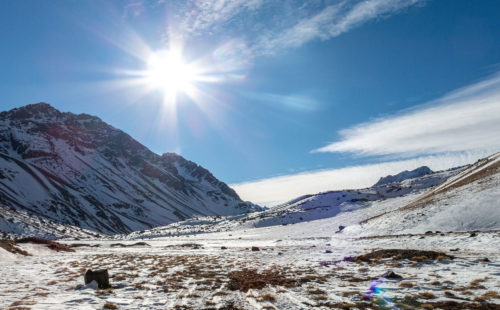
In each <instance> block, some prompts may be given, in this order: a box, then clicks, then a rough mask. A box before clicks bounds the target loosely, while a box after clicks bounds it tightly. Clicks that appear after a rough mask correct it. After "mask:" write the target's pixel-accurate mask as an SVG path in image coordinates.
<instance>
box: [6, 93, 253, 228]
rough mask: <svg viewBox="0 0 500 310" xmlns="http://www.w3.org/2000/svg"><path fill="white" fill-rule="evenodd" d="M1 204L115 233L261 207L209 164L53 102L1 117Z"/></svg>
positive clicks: (36, 214) (12, 111) (25, 108)
mask: <svg viewBox="0 0 500 310" xmlns="http://www.w3.org/2000/svg"><path fill="white" fill-rule="evenodd" d="M0 203H1V204H3V205H5V206H9V207H11V208H15V209H17V210H25V211H27V212H28V213H29V214H30V215H34V216H38V217H41V218H46V219H50V220H53V221H56V222H60V223H64V224H70V225H74V226H78V227H82V228H85V229H91V230H95V231H98V232H102V233H108V234H113V233H127V232H131V231H135V230H142V229H148V228H152V227H156V226H160V225H166V224H169V223H172V222H176V221H179V220H185V219H188V218H190V217H193V216H203V215H205V216H208V215H231V214H241V213H247V212H251V211H255V210H260V207H258V206H256V205H254V204H252V203H249V202H243V201H242V200H241V199H240V198H239V197H238V195H237V194H236V192H235V191H234V190H233V189H231V188H230V187H228V186H227V185H226V184H225V183H223V182H221V181H219V180H218V179H216V178H215V177H214V176H213V175H212V174H211V173H210V172H209V171H208V170H206V169H204V168H203V167H201V166H198V165H197V164H195V163H193V162H191V161H188V160H186V159H184V158H183V157H181V156H179V155H177V154H174V153H165V154H163V155H161V156H160V155H157V154H155V153H153V152H151V151H150V150H149V149H147V148H146V147H145V146H143V145H141V144H140V143H139V142H137V141H136V140H134V139H133V138H131V137H130V136H129V135H127V134H126V133H124V132H123V131H121V130H118V129H116V128H114V127H112V126H110V125H108V124H106V123H105V122H103V121H102V120H100V119H99V118H97V117H95V116H90V115H86V114H79V115H75V114H72V113H62V112H60V111H58V110H56V109H55V108H53V107H52V106H50V105H48V104H46V103H38V104H32V105H28V106H25V107H21V108H18V109H13V110H10V111H6V112H2V113H0Z"/></svg>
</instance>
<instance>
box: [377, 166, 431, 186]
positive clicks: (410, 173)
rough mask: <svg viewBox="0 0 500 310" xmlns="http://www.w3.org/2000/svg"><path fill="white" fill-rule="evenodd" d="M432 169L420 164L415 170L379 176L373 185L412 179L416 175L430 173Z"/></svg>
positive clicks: (421, 175)
mask: <svg viewBox="0 0 500 310" xmlns="http://www.w3.org/2000/svg"><path fill="white" fill-rule="evenodd" d="M431 173H432V170H431V169H430V168H429V167H427V166H422V167H419V168H417V169H415V170H412V171H408V170H405V171H403V172H400V173H398V174H396V175H388V176H386V177H382V178H380V180H378V182H377V183H375V186H381V185H387V184H391V183H396V182H401V181H404V180H407V179H414V178H418V177H423V176H424V175H427V174H431Z"/></svg>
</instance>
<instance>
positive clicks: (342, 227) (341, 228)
mask: <svg viewBox="0 0 500 310" xmlns="http://www.w3.org/2000/svg"><path fill="white" fill-rule="evenodd" d="M344 228H345V226H342V225H340V226H339V230H337V231H336V232H335V233H336V234H338V233H339V232H342V230H344Z"/></svg>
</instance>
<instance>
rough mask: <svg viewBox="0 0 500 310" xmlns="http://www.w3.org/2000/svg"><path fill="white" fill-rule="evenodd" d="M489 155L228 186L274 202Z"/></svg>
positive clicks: (247, 197) (431, 158)
mask: <svg viewBox="0 0 500 310" xmlns="http://www.w3.org/2000/svg"><path fill="white" fill-rule="evenodd" d="M488 155H491V152H488V151H473V152H460V153H448V154H441V155H433V156H423V157H419V158H413V159H407V160H400V161H390V162H383V163H377V164H370V165H363V166H352V167H346V168H341V169H328V170H320V171H312V172H304V173H299V174H292V175H285V176H279V177H274V178H268V179H262V180H257V181H251V182H244V183H238V184H231V185H230V186H231V187H233V188H234V189H235V190H236V192H237V193H238V194H239V195H240V196H241V197H242V198H243V199H245V200H250V201H252V202H254V203H257V204H261V205H265V206H273V205H277V204H279V203H284V202H286V201H289V200H291V199H294V198H297V197H299V196H301V195H306V194H316V193H319V192H323V191H329V190H341V189H357V188H364V187H368V186H371V185H373V184H375V183H376V182H377V180H378V179H379V178H380V177H382V176H386V175H389V174H396V173H399V172H401V171H404V170H412V169H415V168H418V167H420V166H423V165H426V166H428V167H430V168H431V169H432V170H435V171H437V170H443V169H448V168H451V167H457V166H462V165H465V164H469V163H472V162H474V161H476V160H477V159H479V158H482V157H486V156H488Z"/></svg>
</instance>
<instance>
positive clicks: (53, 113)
mask: <svg viewBox="0 0 500 310" xmlns="http://www.w3.org/2000/svg"><path fill="white" fill-rule="evenodd" d="M61 115H62V113H61V112H60V111H58V110H57V109H55V108H54V107H52V106H51V105H50V104H48V103H45V102H39V103H34V104H29V105H26V106H23V107H20V108H15V109H12V110H9V111H5V112H2V113H0V118H2V119H4V118H9V119H12V120H24V119H31V118H43V117H51V118H57V117H60V116H61Z"/></svg>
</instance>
